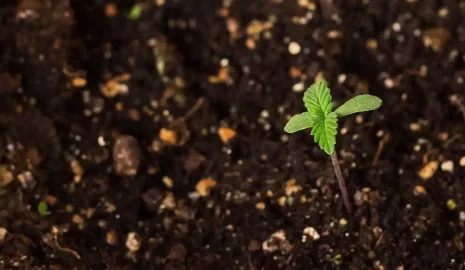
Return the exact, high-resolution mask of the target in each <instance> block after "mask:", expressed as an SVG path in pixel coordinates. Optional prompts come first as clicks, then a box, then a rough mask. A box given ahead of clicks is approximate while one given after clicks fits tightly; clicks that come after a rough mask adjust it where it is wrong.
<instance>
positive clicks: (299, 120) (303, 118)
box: [284, 112, 312, 133]
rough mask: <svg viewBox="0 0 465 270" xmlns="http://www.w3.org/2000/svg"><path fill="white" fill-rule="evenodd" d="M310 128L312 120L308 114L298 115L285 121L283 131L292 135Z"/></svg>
mask: <svg viewBox="0 0 465 270" xmlns="http://www.w3.org/2000/svg"><path fill="white" fill-rule="evenodd" d="M311 127H312V119H311V117H310V113H309V112H304V113H299V114H296V115H294V116H292V117H291V119H289V121H287V124H286V126H285V127H284V131H286V132H287V133H294V132H297V131H299V130H302V129H307V128H311Z"/></svg>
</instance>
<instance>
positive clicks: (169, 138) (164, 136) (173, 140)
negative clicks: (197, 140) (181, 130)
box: [159, 128, 178, 145]
mask: <svg viewBox="0 0 465 270" xmlns="http://www.w3.org/2000/svg"><path fill="white" fill-rule="evenodd" d="M159 137H160V140H162V141H163V142H165V143H168V144H173V145H174V144H177V143H178V136H177V134H176V131H174V130H171V129H167V128H162V129H161V130H160V134H159Z"/></svg>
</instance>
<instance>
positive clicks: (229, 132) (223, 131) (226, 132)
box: [218, 127, 236, 144]
mask: <svg viewBox="0 0 465 270" xmlns="http://www.w3.org/2000/svg"><path fill="white" fill-rule="evenodd" d="M218 136H220V139H221V141H222V142H223V143H224V144H226V143H228V142H229V141H230V140H231V139H232V138H234V137H235V136H236V131H235V130H234V129H231V128H225V127H222V128H219V129H218Z"/></svg>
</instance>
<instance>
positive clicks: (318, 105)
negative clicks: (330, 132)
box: [303, 80, 333, 116]
mask: <svg viewBox="0 0 465 270" xmlns="http://www.w3.org/2000/svg"><path fill="white" fill-rule="evenodd" d="M303 100H304V103H305V107H307V110H308V111H309V112H310V114H311V115H312V116H317V115H327V114H329V113H330V112H331V111H332V109H333V103H332V102H331V92H330V90H329V87H328V84H327V83H326V82H325V81H322V80H320V81H318V82H316V83H314V84H312V86H310V88H308V89H307V91H305V93H304V99H303Z"/></svg>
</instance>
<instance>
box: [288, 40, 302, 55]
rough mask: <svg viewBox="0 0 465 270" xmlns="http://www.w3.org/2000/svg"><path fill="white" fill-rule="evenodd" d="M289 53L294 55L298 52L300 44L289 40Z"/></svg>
mask: <svg viewBox="0 0 465 270" xmlns="http://www.w3.org/2000/svg"><path fill="white" fill-rule="evenodd" d="M289 53H290V54H292V55H296V54H299V53H300V45H299V43H297V42H294V41H292V42H290V43H289Z"/></svg>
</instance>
